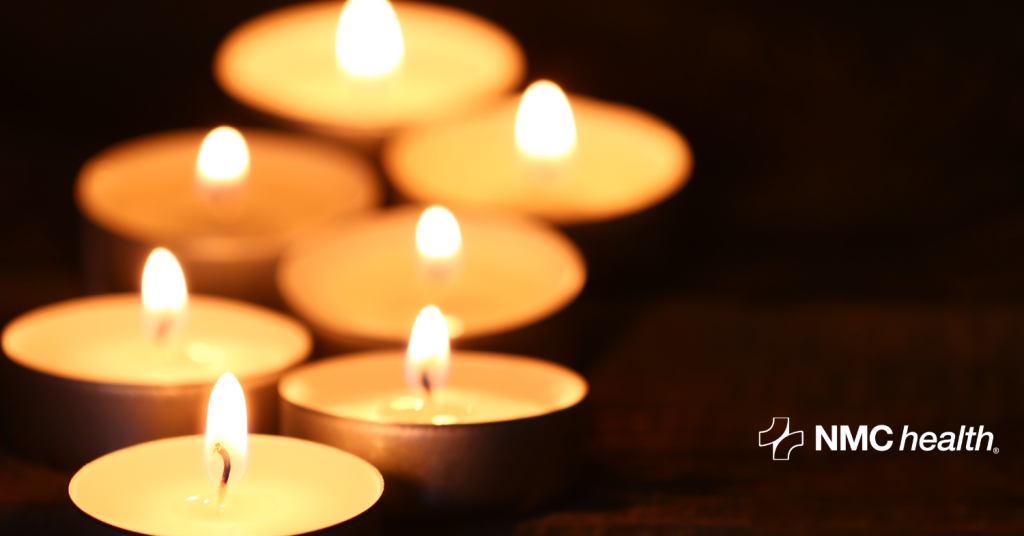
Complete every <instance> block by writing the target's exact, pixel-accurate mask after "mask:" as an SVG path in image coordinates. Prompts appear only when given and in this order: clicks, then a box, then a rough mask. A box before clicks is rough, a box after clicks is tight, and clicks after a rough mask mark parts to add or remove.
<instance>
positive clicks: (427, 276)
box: [416, 206, 462, 285]
mask: <svg viewBox="0 0 1024 536" xmlns="http://www.w3.org/2000/svg"><path fill="white" fill-rule="evenodd" d="M416 252H417V253H418V255H417V258H418V259H419V261H420V267H421V270H422V275H423V278H424V280H425V284H427V285H446V284H450V283H452V281H453V280H454V279H455V277H456V274H457V272H458V271H459V268H460V267H461V265H462V255H461V253H462V232H461V231H459V222H458V221H456V220H455V216H453V215H452V213H451V212H449V211H448V209H446V208H444V207H440V206H432V207H429V208H427V210H424V211H423V215H422V216H420V220H419V222H418V223H417V224H416Z"/></svg>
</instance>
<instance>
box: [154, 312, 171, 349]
mask: <svg viewBox="0 0 1024 536" xmlns="http://www.w3.org/2000/svg"><path fill="white" fill-rule="evenodd" d="M171 322H172V321H171V319H169V318H166V317H163V318H160V319H159V320H158V321H157V323H156V343H157V344H158V345H163V344H164V343H165V342H166V341H167V334H168V333H170V331H171Z"/></svg>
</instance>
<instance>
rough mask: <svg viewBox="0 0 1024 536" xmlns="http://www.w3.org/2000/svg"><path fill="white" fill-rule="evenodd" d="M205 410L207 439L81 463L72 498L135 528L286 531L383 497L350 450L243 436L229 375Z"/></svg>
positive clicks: (343, 517) (332, 521)
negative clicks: (250, 459)
mask: <svg viewBox="0 0 1024 536" xmlns="http://www.w3.org/2000/svg"><path fill="white" fill-rule="evenodd" d="M208 412H209V418H208V419H207V429H206V435H205V437H204V436H199V435H193V436H185V437H176V438H172V439H163V440H157V441H152V442H149V443H143V444H141V445H137V446H133V447H129V448H126V449H123V450H119V451H117V452H113V453H111V454H108V455H106V456H103V457H102V458H100V459H98V460H96V461H93V462H92V463H90V464H88V465H86V466H85V467H83V468H82V469H81V470H80V471H78V473H76V474H75V476H74V478H72V479H71V485H70V486H69V488H68V491H69V494H70V495H71V500H72V501H73V502H74V503H75V505H76V506H78V507H79V508H80V509H82V511H84V512H85V513H87V514H89V515H90V516H92V517H94V518H96V519H98V520H100V521H102V522H104V523H107V524H109V525H113V526H115V527H119V528H122V529H125V530H129V531H133V532H137V533H142V534H158V535H163V536H177V535H182V536H204V535H210V536H220V535H222V534H232V535H236V536H285V535H291V534H304V533H307V532H311V531H315V530H319V529H323V528H326V527H330V526H333V525H337V524H338V523H341V522H345V521H349V520H351V519H352V518H354V517H356V516H358V515H359V514H361V513H363V512H365V511H366V510H368V509H369V508H370V507H371V506H373V505H374V504H375V503H376V502H377V500H378V499H379V498H380V496H381V493H382V491H383V488H384V482H383V479H382V478H381V475H380V473H379V472H378V471H377V470H376V469H375V468H374V467H373V466H371V465H370V464H368V463H366V462H365V461H363V460H361V459H359V458H357V457H355V456H353V455H351V454H348V453H346V452H342V451H340V450H338V449H335V448H332V447H328V446H324V445H320V444H317V443H311V442H308V441H302V440H298V439H292V438H286V437H278V436H266V435H252V436H249V435H248V433H247V431H246V428H245V422H246V401H245V397H244V395H243V392H242V388H241V386H240V385H239V384H238V381H237V380H236V379H235V378H234V376H232V375H231V374H224V375H223V376H222V377H221V378H220V380H218V381H217V384H216V386H215V387H214V388H213V392H212V394H211V395H210V402H209V407H208ZM250 452H251V453H252V456H251V457H252V463H249V458H250ZM200 453H202V456H201V457H200ZM199 460H203V461H205V463H200V461H199ZM203 465H205V471H204V470H203ZM243 473H244V476H245V478H244V480H243V478H242V477H243Z"/></svg>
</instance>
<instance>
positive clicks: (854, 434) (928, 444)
mask: <svg viewBox="0 0 1024 536" xmlns="http://www.w3.org/2000/svg"><path fill="white" fill-rule="evenodd" d="M896 437H897V435H896V434H894V433H893V431H892V428H889V427H888V426H886V425H884V424H879V425H878V426H875V427H874V428H871V429H870V430H869V429H868V427H867V425H861V426H857V427H855V428H851V427H850V426H848V425H845V424H844V425H842V426H836V425H834V424H833V425H832V426H830V427H829V428H828V429H826V427H824V426H821V425H817V426H815V427H814V450H821V447H822V445H825V446H826V447H827V448H828V449H829V450H831V451H836V450H840V451H846V450H850V451H854V450H861V451H867V450H868V448H869V447H870V449H871V450H875V451H879V452H883V451H887V450H889V449H891V448H892V447H893V446H894V444H895V441H896ZM757 439H758V440H757V444H758V446H761V447H767V446H769V445H770V446H771V447H772V459H773V460H788V459H789V456H790V454H791V453H792V452H793V449H795V448H797V447H802V446H803V445H804V433H803V431H802V430H797V431H795V432H794V431H790V429H789V417H775V418H773V419H772V425H771V427H770V428H768V429H767V430H764V431H762V432H760V433H758V435H757ZM995 439H996V438H995V435H994V434H993V433H992V432H991V431H988V432H986V431H985V427H984V426H978V430H977V432H975V430H974V427H973V426H970V427H968V426H967V425H963V426H961V427H960V431H959V433H957V432H942V433H939V434H937V433H935V432H922V433H920V434H918V433H917V432H913V431H911V430H910V426H904V427H903V433H902V434H899V450H900V451H916V450H918V449H920V450H922V451H925V452H929V451H932V450H937V451H939V452H954V451H968V452H981V451H982V448H983V447H984V450H985V451H986V452H991V453H993V454H999V448H998V447H994V446H993V445H992V444H993V443H994V442H995Z"/></svg>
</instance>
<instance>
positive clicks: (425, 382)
mask: <svg viewBox="0 0 1024 536" xmlns="http://www.w3.org/2000/svg"><path fill="white" fill-rule="evenodd" d="M420 385H422V386H423V388H424V389H426V391H427V396H428V397H429V396H430V376H428V375H427V373H426V372H424V373H423V374H421V375H420Z"/></svg>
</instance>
